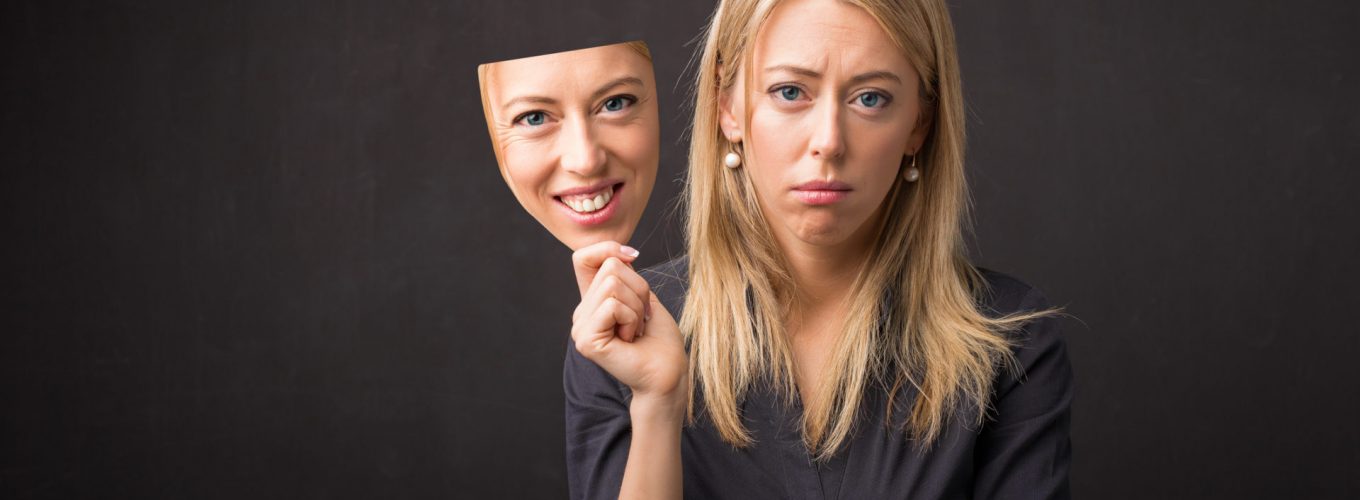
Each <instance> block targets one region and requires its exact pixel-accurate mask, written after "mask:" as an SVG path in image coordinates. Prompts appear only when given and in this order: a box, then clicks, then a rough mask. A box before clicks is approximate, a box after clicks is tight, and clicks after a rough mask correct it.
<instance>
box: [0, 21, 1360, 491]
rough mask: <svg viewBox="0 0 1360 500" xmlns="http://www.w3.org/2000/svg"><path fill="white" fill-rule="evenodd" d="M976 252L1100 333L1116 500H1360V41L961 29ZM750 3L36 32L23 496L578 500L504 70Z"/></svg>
mask: <svg viewBox="0 0 1360 500" xmlns="http://www.w3.org/2000/svg"><path fill="white" fill-rule="evenodd" d="M953 4H954V6H953V7H954V14H955V23H956V27H957V30H958V37H959V43H960V52H961V56H962V61H963V70H964V84H965V87H966V91H967V97H968V102H969V107H970V110H971V114H970V123H969V125H970V127H971V128H970V132H971V143H970V148H969V153H970V158H969V167H970V168H971V175H972V185H973V187H974V194H975V198H976V209H977V210H976V217H975V219H976V221H977V231H976V238H975V241H974V245H973V252H974V254H975V255H976V257H977V261H978V262H979V263H980V264H981V265H984V266H987V267H992V268H995V269H998V270H1002V271H1006V272H1009V273H1012V274H1015V275H1017V276H1019V277H1020V278H1022V279H1025V280H1027V281H1029V282H1030V283H1032V284H1034V285H1036V286H1038V287H1040V288H1041V289H1043V290H1044V291H1045V292H1046V293H1047V294H1048V295H1049V297H1050V298H1051V299H1053V300H1054V301H1055V302H1057V303H1059V304H1066V305H1067V306H1068V308H1069V312H1071V313H1072V314H1074V315H1075V316H1077V317H1078V318H1080V320H1081V321H1080V322H1078V321H1073V322H1070V323H1069V328H1068V335H1069V339H1070V342H1071V346H1072V356H1073V362H1074V366H1075V370H1076V374H1077V380H1078V384H1077V388H1078V392H1077V399H1076V403H1075V407H1074V431H1073V441H1074V451H1075V464H1074V466H1073V478H1072V482H1073V487H1074V491H1075V493H1076V494H1077V495H1078V496H1080V497H1082V498H1102V499H1119V498H1345V497H1351V498H1353V497H1355V496H1356V495H1360V480H1358V479H1357V476H1356V475H1355V474H1354V471H1355V470H1357V469H1360V455H1357V453H1356V450H1357V449H1360V431H1357V428H1356V427H1355V426H1354V424H1347V423H1346V422H1354V421H1357V420H1360V418H1358V417H1360V415H1357V401H1356V398H1355V397H1354V395H1355V394H1358V393H1360V376H1357V372H1356V369H1355V368H1354V366H1355V363H1354V362H1355V359H1356V357H1357V356H1358V355H1360V335H1357V332H1356V328H1355V327H1354V326H1353V325H1352V323H1351V322H1350V321H1348V320H1347V318H1349V317H1351V315H1352V314H1353V312H1354V310H1355V304H1357V303H1360V293H1357V289H1356V286H1355V283H1356V280H1357V279H1358V278H1360V269H1358V267H1360V264H1357V260H1356V255H1357V250H1360V248H1358V247H1360V245H1357V243H1360V241H1358V240H1360V238H1358V237H1357V231H1356V230H1355V227H1357V222H1360V203H1358V202H1357V201H1356V199H1355V196H1354V195H1353V194H1352V191H1354V190H1356V189H1357V188H1360V182H1357V181H1360V174H1357V171H1358V170H1357V167H1360V151H1357V149H1358V148H1360V146H1358V145H1360V97H1357V94H1356V92H1355V89H1356V88H1357V82H1360V54H1357V47H1360V36H1357V32H1356V31H1355V30H1354V26H1355V25H1356V23H1357V22H1360V7H1357V4H1356V3H1354V2H1347V1H1343V0H1337V1H1309V2H1292V3H1285V2H1268V1H1227V0H1216V1H1204V2H1165V1H1152V2H1148V1H1131V0H1116V1H1102V2H1090V1H1066V2H1058V1H1035V2H953ZM712 7H713V5H712V3H710V2H666V3H661V2H656V3H655V4H644V3H640V2H623V1H527V0H505V1H498V2H432V1H396V2H356V1H350V0H340V1H331V2H286V3H281V2H240V1H236V2H207V3H205V2H170V1H149V2H75V3H52V2H32V1H25V2H6V3H4V5H3V6H2V7H0V28H2V29H0V54H3V76H2V77H0V102H2V104H3V105H2V106H0V141H3V147H2V148H0V204H3V212H0V231H3V233H2V234H3V235H4V236H3V240H2V242H0V284H2V285H3V287H0V290H2V291H0V304H3V305H0V335H2V336H3V337H2V339H3V344H2V345H3V347H0V370H2V371H0V401H3V406H4V410H3V411H0V426H2V427H0V436H2V437H0V496H3V497H5V498H85V497H101V498H205V499H206V498H434V497H444V498H557V497H562V496H563V495H565V484H564V481H565V479H564V476H563V467H564V463H563V462H564V452H563V435H562V432H563V430H562V396H561V360H562V355H563V352H564V349H565V347H566V336H567V330H568V328H569V317H570V311H571V310H572V308H573V307H574V306H575V297H574V293H575V290H574V285H573V282H572V276H571V272H570V267H569V255H568V253H567V252H566V250H565V249H564V248H561V247H560V246H559V245H558V244H557V242H556V241H555V240H553V239H552V238H551V237H550V236H549V235H548V234H547V233H546V232H545V231H543V230H541V228H540V227H539V226H538V224H537V223H536V222H535V221H534V220H533V219H532V218H530V217H529V216H528V215H527V214H524V213H523V212H522V211H521V210H520V208H519V206H518V205H517V204H516V203H515V201H514V199H513V197H512V196H511V195H510V192H509V190H508V189H506V188H505V186H504V185H503V183H502V181H501V178H500V176H499V174H498V173H497V172H496V167H495V161H494V159H493V157H492V152H491V148H490V144H489V140H488V139H487V137H486V131H485V128H484V126H483V124H482V115H481V111H480V104H479V102H478V97H477V88H476V74H475V66H476V64H478V63H481V62H487V61H493V60H501V59H507V58H513V57H520V56H527V55H533V54H540V53H546V52H554V51H559V50H565V49H571V48H579V47H585V46H591V45H598V44H603V43H609V42H617V41H623V40H630V39H644V40H646V41H647V42H648V43H649V44H650V46H651V48H652V51H653V53H654V56H655V60H656V73H657V78H658V87H659V88H660V89H661V90H662V101H661V110H662V126H663V132H662V137H663V138H662V143H663V151H662V155H661V173H660V176H659V178H658V182H657V188H656V192H655V194H654V195H653V197H652V200H653V205H652V207H651V208H650V209H649V211H648V214H647V216H646V218H644V220H643V222H642V224H641V226H640V228H639V231H638V233H637V236H636V238H635V244H637V246H639V247H640V248H641V250H642V252H643V255H642V262H643V264H647V265H650V264H653V263H657V262H660V261H661V260H663V259H664V258H665V257H666V256H668V255H672V254H678V253H680V252H681V251H682V249H683V244H682V243H683V242H682V241H681V239H680V237H679V232H678V231H677V229H678V224H677V221H676V220H675V219H674V218H672V217H669V210H668V209H669V208H670V207H671V206H672V204H673V199H674V198H675V196H676V194H677V192H678V184H677V183H676V182H675V180H676V179H678V178H679V176H680V175H681V173H682V172H683V168H684V162H685V154H686V153H685V150H684V147H683V146H684V132H685V129H686V126H687V125H686V122H687V116H688V114H687V103H686V102H685V101H686V95H687V90H688V85H689V84H688V77H686V76H684V71H685V68H686V65H687V63H688V61H689V59H690V57H691V54H692V52H693V49H694V46H693V45H692V44H689V45H687V43H689V42H690V41H691V40H692V39H693V38H694V37H696V36H697V35H698V34H699V32H700V28H701V26H702V25H703V23H704V22H705V20H706V18H707V16H708V14H709V12H710V11H711V10H712Z"/></svg>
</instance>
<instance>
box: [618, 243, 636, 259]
mask: <svg viewBox="0 0 1360 500" xmlns="http://www.w3.org/2000/svg"><path fill="white" fill-rule="evenodd" d="M619 250H621V251H623V254H624V255H627V256H629V257H637V256H638V255H639V254H640V252H638V251H637V249H636V248H633V247H630V246H628V245H623V246H621V247H619Z"/></svg>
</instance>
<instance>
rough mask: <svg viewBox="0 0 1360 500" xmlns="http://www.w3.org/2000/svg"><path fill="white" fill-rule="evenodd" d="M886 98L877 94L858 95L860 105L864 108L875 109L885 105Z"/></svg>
mask: <svg viewBox="0 0 1360 500" xmlns="http://www.w3.org/2000/svg"><path fill="white" fill-rule="evenodd" d="M887 101H888V97H887V96H885V95H883V94H880V93H878V92H865V93H863V94H860V95H859V103H860V105H862V106H864V107H866V108H876V107H879V106H880V105H883V104H885V103H887Z"/></svg>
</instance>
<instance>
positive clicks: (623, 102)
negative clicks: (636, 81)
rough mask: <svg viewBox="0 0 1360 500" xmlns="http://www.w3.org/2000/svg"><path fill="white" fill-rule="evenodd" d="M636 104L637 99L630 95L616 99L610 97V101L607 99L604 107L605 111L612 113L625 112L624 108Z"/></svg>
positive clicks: (616, 97) (615, 97)
mask: <svg viewBox="0 0 1360 500" xmlns="http://www.w3.org/2000/svg"><path fill="white" fill-rule="evenodd" d="M634 102H637V98H636V97H633V96H628V95H616V96H614V97H610V98H609V99H605V101H604V106H603V107H604V110H605V111H610V112H614V111H623V108H626V107H628V106H631V105H632V104H633V103H634Z"/></svg>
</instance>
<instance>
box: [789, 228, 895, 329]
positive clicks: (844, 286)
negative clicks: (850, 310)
mask: <svg viewBox="0 0 1360 500" xmlns="http://www.w3.org/2000/svg"><path fill="white" fill-rule="evenodd" d="M875 227H876V224H874V221H872V220H871V221H869V222H867V223H865V224H863V225H862V226H861V227H860V228H859V229H857V230H856V231H855V233H854V234H851V235H850V237H849V238H846V239H845V240H843V241H841V242H838V243H835V244H829V245H828V244H811V243H808V242H804V241H801V240H799V239H798V238H797V237H794V236H793V235H791V234H785V235H776V237H775V239H776V240H777V241H778V243H779V246H780V250H781V251H782V253H783V254H784V258H785V260H786V261H787V262H788V263H789V267H790V269H789V270H790V272H791V274H792V276H793V281H794V286H795V287H796V292H795V294H794V296H793V297H792V298H793V300H794V304H792V305H793V310H794V311H825V310H827V308H828V307H840V306H842V305H843V303H844V299H845V297H846V295H847V294H849V293H850V287H851V286H853V285H854V282H855V278H856V277H857V276H858V275H859V272H860V267H861V266H863V265H864V263H865V261H866V260H868V258H869V250H870V248H871V247H872V245H873V236H874V228H875Z"/></svg>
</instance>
